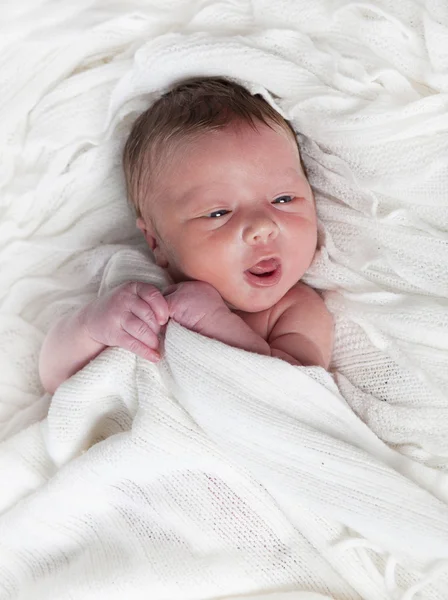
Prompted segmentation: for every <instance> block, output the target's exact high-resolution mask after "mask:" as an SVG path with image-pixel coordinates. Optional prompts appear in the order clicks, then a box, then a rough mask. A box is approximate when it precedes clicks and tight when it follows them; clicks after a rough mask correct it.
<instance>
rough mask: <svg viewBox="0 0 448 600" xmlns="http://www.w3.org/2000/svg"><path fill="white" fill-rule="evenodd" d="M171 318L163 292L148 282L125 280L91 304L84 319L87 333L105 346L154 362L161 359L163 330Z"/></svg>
mask: <svg viewBox="0 0 448 600" xmlns="http://www.w3.org/2000/svg"><path fill="white" fill-rule="evenodd" d="M169 317H170V314H169V309H168V304H167V301H166V300H165V298H164V297H163V295H162V294H161V292H160V291H159V290H158V289H157V288H156V287H155V286H154V285H151V284H148V283H141V282H136V281H133V282H129V283H124V284H122V285H120V286H118V287H117V288H115V289H114V290H112V291H111V292H109V293H108V294H106V295H104V296H102V297H101V298H98V299H97V300H95V301H94V302H92V303H90V304H89V305H88V306H86V307H85V309H84V310H83V312H82V317H81V321H82V323H83V326H84V327H85V330H86V332H87V333H88V335H89V336H90V337H91V338H92V339H93V340H95V341H97V342H99V343H100V344H104V345H105V346H119V347H120V348H124V349H126V350H129V351H131V352H133V353H134V354H137V356H140V357H141V358H144V359H146V360H149V361H151V362H157V361H158V360H160V353H159V351H158V349H159V338H158V335H159V333H160V329H161V327H162V326H163V325H165V324H166V323H167V322H168V319H169Z"/></svg>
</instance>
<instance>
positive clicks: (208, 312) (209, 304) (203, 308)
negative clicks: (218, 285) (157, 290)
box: [163, 281, 231, 335]
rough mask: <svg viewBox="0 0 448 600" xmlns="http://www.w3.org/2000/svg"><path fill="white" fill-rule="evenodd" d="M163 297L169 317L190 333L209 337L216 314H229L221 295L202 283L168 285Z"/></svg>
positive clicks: (188, 282) (190, 282)
mask: <svg viewBox="0 0 448 600" xmlns="http://www.w3.org/2000/svg"><path fill="white" fill-rule="evenodd" d="M163 295H164V296H165V299H166V301H167V304H168V309H169V313H170V317H171V318H172V319H173V320H174V321H176V322H177V323H179V324H180V325H183V327H186V328H187V329H191V330H192V331H196V332H197V333H202V334H203V335H209V332H210V327H211V326H212V325H213V324H214V322H215V319H216V317H217V313H218V312H219V313H222V314H227V313H228V314H231V311H230V309H229V308H228V307H227V305H226V303H225V302H224V300H223V299H222V297H221V294H220V293H219V292H218V291H217V290H216V289H215V288H214V287H213V286H212V285H210V284H209V283H206V282H204V281H184V282H182V283H177V284H174V285H170V286H169V287H168V288H167V289H166V290H165V291H164V292H163Z"/></svg>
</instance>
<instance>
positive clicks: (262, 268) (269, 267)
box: [247, 256, 280, 275]
mask: <svg viewBox="0 0 448 600" xmlns="http://www.w3.org/2000/svg"><path fill="white" fill-rule="evenodd" d="M279 266H280V260H279V259H278V258H277V257H275V256H271V257H268V258H262V259H261V260H259V261H258V262H257V263H255V264H254V265H253V266H252V267H250V268H249V269H247V271H249V273H252V274H254V275H261V274H263V273H270V272H271V271H275V269H277V268H278V267H279Z"/></svg>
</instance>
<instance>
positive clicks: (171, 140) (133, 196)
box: [123, 77, 296, 217]
mask: <svg viewBox="0 0 448 600" xmlns="http://www.w3.org/2000/svg"><path fill="white" fill-rule="evenodd" d="M233 122H240V123H244V124H248V125H250V126H251V127H254V128H256V125H257V123H263V124H265V125H267V126H269V127H273V126H275V125H277V126H279V127H281V128H282V129H284V130H286V131H287V132H288V133H290V134H292V136H294V139H296V137H295V133H294V130H293V128H292V127H291V125H290V124H289V123H288V121H286V120H285V119H284V118H283V117H282V116H281V115H280V114H279V113H278V112H277V111H276V110H275V109H274V108H272V106H271V105H270V104H269V103H268V102H267V101H266V100H265V99H264V98H263V97H262V96H261V95H259V94H256V95H252V94H251V93H250V92H249V91H248V90H247V89H245V88H244V87H243V86H241V85H239V84H238V83H235V82H233V81H230V80H227V79H225V78H223V77H197V78H194V79H188V80H185V81H182V82H180V83H178V84H177V85H176V86H175V87H173V88H172V89H171V90H170V91H168V92H167V93H165V94H164V95H163V96H161V98H159V99H158V100H157V101H156V102H155V103H154V104H153V105H152V106H151V107H150V108H148V109H147V110H146V111H145V112H144V113H142V114H141V115H140V116H139V117H138V118H137V120H136V121H135V123H134V124H133V126H132V129H131V132H130V134H129V137H128V139H127V142H126V145H125V148H124V154H123V167H124V174H125V178H126V187H127V194H128V200H129V201H130V203H131V205H133V206H134V208H135V211H136V213H137V216H138V217H141V216H142V210H141V209H142V205H143V200H144V198H145V197H146V196H147V195H148V193H150V189H151V182H152V181H153V180H154V179H155V178H157V176H158V174H160V172H161V164H162V163H163V161H164V159H165V158H166V157H167V152H168V151H169V150H170V148H171V149H172V147H173V145H175V144H176V143H177V142H179V141H181V140H182V139H185V138H190V139H191V138H192V137H194V136H196V135H199V134H202V133H205V132H209V131H213V130H217V129H222V128H224V127H226V126H227V125H229V124H230V123H233Z"/></svg>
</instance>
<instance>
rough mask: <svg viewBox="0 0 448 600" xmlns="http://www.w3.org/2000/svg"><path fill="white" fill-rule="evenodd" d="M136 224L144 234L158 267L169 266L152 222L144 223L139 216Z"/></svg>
mask: <svg viewBox="0 0 448 600" xmlns="http://www.w3.org/2000/svg"><path fill="white" fill-rule="evenodd" d="M136 225H137V227H138V229H140V231H141V232H142V233H143V235H144V236H145V240H146V243H147V244H148V246H149V247H150V248H151V250H152V251H153V253H154V258H155V260H156V264H158V265H159V267H164V268H167V267H168V266H169V263H168V260H167V258H166V256H165V253H164V252H163V251H162V249H161V248H160V245H159V243H158V241H157V237H156V232H155V230H154V227H153V225H152V223H151V222H149V223H145V221H144V220H143V219H142V218H141V217H139V218H138V219H137V221H136Z"/></svg>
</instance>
